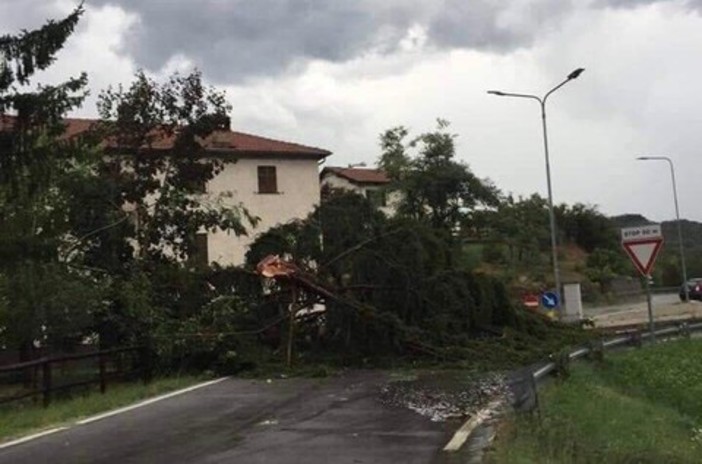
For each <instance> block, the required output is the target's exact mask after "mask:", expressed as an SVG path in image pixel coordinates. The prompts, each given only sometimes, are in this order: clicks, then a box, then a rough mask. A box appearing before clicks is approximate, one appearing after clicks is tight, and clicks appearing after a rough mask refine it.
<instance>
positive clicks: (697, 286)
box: [680, 277, 702, 301]
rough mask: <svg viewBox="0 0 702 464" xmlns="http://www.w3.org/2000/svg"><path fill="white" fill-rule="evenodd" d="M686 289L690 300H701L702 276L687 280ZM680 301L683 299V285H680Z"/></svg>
mask: <svg viewBox="0 0 702 464" xmlns="http://www.w3.org/2000/svg"><path fill="white" fill-rule="evenodd" d="M686 285H687V291H688V293H689V295H690V300H700V301H702V277H695V278H693V279H689V280H688V281H687V284H686ZM680 301H685V286H684V285H681V286H680Z"/></svg>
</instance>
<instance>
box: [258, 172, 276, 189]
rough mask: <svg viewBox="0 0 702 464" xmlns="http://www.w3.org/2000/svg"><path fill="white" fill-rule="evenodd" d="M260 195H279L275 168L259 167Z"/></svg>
mask: <svg viewBox="0 0 702 464" xmlns="http://www.w3.org/2000/svg"><path fill="white" fill-rule="evenodd" d="M258 193H278V178H277V175H276V169H275V166H259V167H258Z"/></svg>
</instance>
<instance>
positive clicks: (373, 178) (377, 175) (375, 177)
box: [321, 166, 390, 184]
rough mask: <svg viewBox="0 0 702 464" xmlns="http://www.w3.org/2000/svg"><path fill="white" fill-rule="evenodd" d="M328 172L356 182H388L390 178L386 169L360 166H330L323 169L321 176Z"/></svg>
mask: <svg viewBox="0 0 702 464" xmlns="http://www.w3.org/2000/svg"><path fill="white" fill-rule="evenodd" d="M327 173H333V174H336V175H337V176H339V177H343V178H344V179H346V180H349V181H351V182H353V183H355V184H388V183H390V178H389V177H388V175H387V174H386V173H385V171H383V170H380V169H359V168H341V167H334V166H328V167H326V168H324V169H322V173H321V176H322V177H324V176H325V175H326V174H327Z"/></svg>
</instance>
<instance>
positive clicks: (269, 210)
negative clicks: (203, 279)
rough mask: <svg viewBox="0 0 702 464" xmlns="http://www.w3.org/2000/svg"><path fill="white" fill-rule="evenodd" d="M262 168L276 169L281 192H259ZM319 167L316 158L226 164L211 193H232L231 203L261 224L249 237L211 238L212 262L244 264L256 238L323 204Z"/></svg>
mask: <svg viewBox="0 0 702 464" xmlns="http://www.w3.org/2000/svg"><path fill="white" fill-rule="evenodd" d="M258 166H275V167H276V174H277V181H278V193H277V194H260V193H257V192H258V170H257V168H258ZM319 190H320V188H319V168H318V161H317V160H316V159H279V158H278V159H265V158H261V159H254V158H243V159H239V160H238V161H237V162H236V163H226V165H225V168H224V169H223V170H222V172H220V173H219V174H218V175H217V176H216V177H215V178H214V179H212V180H211V181H210V182H209V184H208V185H207V192H208V193H212V194H217V193H221V192H226V191H231V192H232V193H233V197H232V198H231V199H230V200H228V201H230V202H231V204H234V205H236V204H239V203H240V202H241V203H243V204H244V206H246V208H247V209H248V210H249V212H250V213H251V214H253V215H254V216H258V217H259V218H260V222H259V223H258V225H257V226H256V228H255V229H250V228H249V232H248V236H241V237H236V236H235V235H234V234H231V233H226V232H221V231H220V232H215V233H210V234H209V235H208V240H207V248H208V259H209V261H210V262H217V263H219V264H220V265H240V264H243V263H244V259H245V255H246V251H247V250H248V246H249V245H250V244H251V243H252V242H253V241H254V240H255V238H256V236H257V235H258V234H260V233H262V232H264V231H266V230H268V229H269V228H271V227H273V226H275V225H278V224H284V223H286V222H289V221H291V220H293V219H304V218H305V217H307V215H308V214H309V213H311V212H312V210H313V209H314V207H315V205H317V204H319V198H320V192H319Z"/></svg>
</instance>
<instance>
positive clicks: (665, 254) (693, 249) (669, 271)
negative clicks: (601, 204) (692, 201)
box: [611, 214, 702, 286]
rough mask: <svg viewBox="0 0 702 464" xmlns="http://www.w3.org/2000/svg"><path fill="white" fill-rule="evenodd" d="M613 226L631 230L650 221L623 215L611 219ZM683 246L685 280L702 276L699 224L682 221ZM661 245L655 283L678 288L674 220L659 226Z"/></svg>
mask: <svg viewBox="0 0 702 464" xmlns="http://www.w3.org/2000/svg"><path fill="white" fill-rule="evenodd" d="M611 220H612V222H613V223H614V226H615V227H617V228H622V227H635V226H640V225H646V224H652V223H653V221H651V220H649V219H648V218H646V217H644V216H642V215H640V214H623V215H619V216H613V217H611ZM680 224H681V226H682V235H683V247H684V250H685V260H686V263H687V271H688V272H687V275H688V277H697V276H702V222H697V221H691V220H688V219H682V220H681V221H680ZM661 227H662V229H663V238H664V240H665V244H664V246H663V251H662V253H661V256H660V258H659V259H658V263H657V265H656V270H655V273H654V278H655V277H658V279H656V280H657V283H659V284H661V285H670V286H673V285H678V284H679V283H680V282H681V281H682V276H681V275H680V272H679V270H678V268H679V264H678V263H679V259H680V254H679V251H678V223H677V221H664V222H662V223H661Z"/></svg>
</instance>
